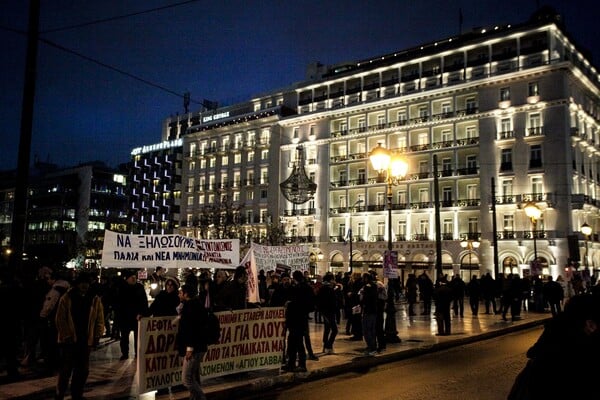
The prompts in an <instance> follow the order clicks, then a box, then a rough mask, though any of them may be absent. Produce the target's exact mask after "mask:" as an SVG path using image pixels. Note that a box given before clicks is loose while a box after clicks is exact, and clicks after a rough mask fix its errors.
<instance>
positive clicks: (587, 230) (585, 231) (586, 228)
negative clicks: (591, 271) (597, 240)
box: [581, 222, 592, 269]
mask: <svg viewBox="0 0 600 400" xmlns="http://www.w3.org/2000/svg"><path fill="white" fill-rule="evenodd" d="M581 233H583V235H584V236H585V258H584V259H583V266H584V267H585V269H588V240H589V239H590V235H591V234H592V227H591V226H589V225H588V224H587V222H584V223H583V225H581Z"/></svg>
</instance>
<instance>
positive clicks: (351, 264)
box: [348, 199, 363, 273]
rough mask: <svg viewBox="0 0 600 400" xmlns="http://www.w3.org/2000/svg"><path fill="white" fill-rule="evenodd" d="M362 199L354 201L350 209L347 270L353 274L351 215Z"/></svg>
mask: <svg viewBox="0 0 600 400" xmlns="http://www.w3.org/2000/svg"><path fill="white" fill-rule="evenodd" d="M362 202H363V201H362V199H358V200H356V203H354V205H353V206H352V208H351V209H350V221H349V222H350V229H348V239H349V240H350V258H349V262H348V266H349V268H348V269H349V270H350V273H352V272H353V270H352V267H353V263H352V256H353V254H352V241H353V240H354V239H353V238H352V213H353V212H354V209H355V208H356V206H357V205H359V204H360V203H362Z"/></svg>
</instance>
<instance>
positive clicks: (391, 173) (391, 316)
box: [369, 143, 408, 343]
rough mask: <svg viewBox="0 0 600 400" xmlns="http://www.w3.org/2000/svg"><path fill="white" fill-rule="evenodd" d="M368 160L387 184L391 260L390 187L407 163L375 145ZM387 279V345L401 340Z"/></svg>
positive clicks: (399, 176) (379, 145)
mask: <svg viewBox="0 0 600 400" xmlns="http://www.w3.org/2000/svg"><path fill="white" fill-rule="evenodd" d="M369 159H370V160H371V164H372V165H373V169H374V170H375V171H377V173H378V174H379V175H383V174H385V176H386V183H387V192H386V195H387V209H388V246H387V247H388V257H389V260H391V259H393V258H392V248H393V243H392V186H394V185H397V184H398V183H399V181H400V180H401V179H402V178H404V176H406V173H407V172H408V163H407V162H406V160H404V159H403V158H402V157H400V155H398V154H395V153H393V152H392V151H390V150H388V149H386V148H385V147H383V146H382V145H381V143H377V147H375V148H374V149H373V150H372V151H371V153H370V154H369ZM389 282H390V280H389V279H388V299H387V304H386V308H385V313H386V318H385V327H384V330H385V340H386V341H387V342H388V343H399V342H400V341H401V340H400V338H399V337H398V330H397V329H396V305H395V304H394V296H393V295H391V293H392V291H391V290H390V289H391V286H390V284H389Z"/></svg>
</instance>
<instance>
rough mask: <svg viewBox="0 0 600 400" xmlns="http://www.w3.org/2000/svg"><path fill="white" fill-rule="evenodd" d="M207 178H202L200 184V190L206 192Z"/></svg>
mask: <svg viewBox="0 0 600 400" xmlns="http://www.w3.org/2000/svg"><path fill="white" fill-rule="evenodd" d="M206 189H207V188H206V178H205V177H204V176H201V177H200V181H199V182H198V190H206Z"/></svg>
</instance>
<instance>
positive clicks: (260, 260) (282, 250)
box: [250, 243, 309, 271]
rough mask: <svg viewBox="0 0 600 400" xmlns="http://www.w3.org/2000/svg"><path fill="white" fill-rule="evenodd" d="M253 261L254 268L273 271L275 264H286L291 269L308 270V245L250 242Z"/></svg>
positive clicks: (275, 267)
mask: <svg viewBox="0 0 600 400" xmlns="http://www.w3.org/2000/svg"><path fill="white" fill-rule="evenodd" d="M250 250H251V251H252V256H253V261H254V262H255V264H256V270H257V271H260V270H261V269H264V270H265V271H275V270H276V269H277V264H283V265H287V266H289V267H290V268H291V270H292V271H295V270H297V269H298V270H300V271H308V261H309V247H308V245H297V246H263V245H260V244H256V243H252V247H251V249H250Z"/></svg>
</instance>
